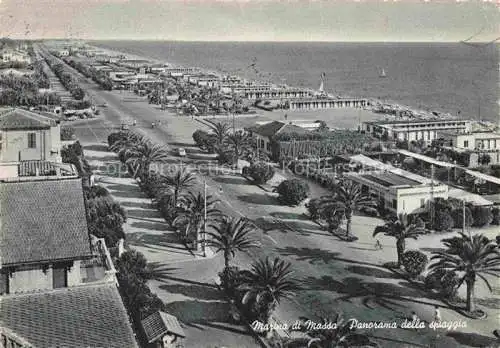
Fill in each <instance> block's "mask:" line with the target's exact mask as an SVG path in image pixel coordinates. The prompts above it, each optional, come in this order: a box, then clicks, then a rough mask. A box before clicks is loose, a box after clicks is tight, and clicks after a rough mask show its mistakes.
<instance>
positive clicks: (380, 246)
mask: <svg viewBox="0 0 500 348" xmlns="http://www.w3.org/2000/svg"><path fill="white" fill-rule="evenodd" d="M375 250H382V244H381V243H380V241H379V240H378V239H377V241H376V242H375Z"/></svg>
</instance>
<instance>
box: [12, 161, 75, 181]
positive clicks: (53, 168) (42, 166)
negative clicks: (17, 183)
mask: <svg viewBox="0 0 500 348" xmlns="http://www.w3.org/2000/svg"><path fill="white" fill-rule="evenodd" d="M57 169H60V170H61V175H76V174H77V173H76V171H75V169H74V168H73V167H72V165H70V164H69V163H55V162H49V161H21V162H19V167H18V175H19V176H22V177H24V176H35V175H36V174H37V171H38V175H56V172H57Z"/></svg>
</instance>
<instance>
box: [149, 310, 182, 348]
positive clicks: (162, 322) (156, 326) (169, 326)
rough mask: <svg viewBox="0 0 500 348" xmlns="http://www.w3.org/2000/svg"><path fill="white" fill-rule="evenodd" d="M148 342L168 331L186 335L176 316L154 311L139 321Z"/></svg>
mask: <svg viewBox="0 0 500 348" xmlns="http://www.w3.org/2000/svg"><path fill="white" fill-rule="evenodd" d="M141 324H142V328H143V329H144V333H145V334H146V338H147V340H148V343H152V342H154V341H156V340H157V339H159V338H160V337H162V336H163V335H165V334H167V333H169V334H174V335H177V336H180V337H186V334H185V333H184V330H183V329H182V327H181V325H180V324H179V321H178V320H177V318H176V317H175V316H173V315H171V314H168V313H165V312H161V311H160V312H155V313H153V314H151V315H150V316H148V317H147V318H146V319H143V320H142V321H141Z"/></svg>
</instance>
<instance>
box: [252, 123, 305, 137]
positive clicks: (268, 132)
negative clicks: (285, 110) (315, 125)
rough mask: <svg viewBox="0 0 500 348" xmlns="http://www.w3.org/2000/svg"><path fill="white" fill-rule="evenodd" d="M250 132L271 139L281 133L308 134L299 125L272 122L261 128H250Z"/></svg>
mask: <svg viewBox="0 0 500 348" xmlns="http://www.w3.org/2000/svg"><path fill="white" fill-rule="evenodd" d="M249 130H250V131H252V132H253V133H256V134H259V135H261V136H264V137H268V138H271V137H273V136H275V135H276V134H278V133H280V134H282V133H298V134H303V133H307V132H308V131H307V130H306V129H304V128H302V127H299V126H297V125H294V124H291V123H284V122H281V121H272V122H268V123H264V124H262V125H260V126H256V127H252V128H249Z"/></svg>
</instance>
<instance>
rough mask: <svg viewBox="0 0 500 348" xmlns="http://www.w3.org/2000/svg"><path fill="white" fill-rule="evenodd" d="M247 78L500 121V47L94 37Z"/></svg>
mask: <svg viewBox="0 0 500 348" xmlns="http://www.w3.org/2000/svg"><path fill="white" fill-rule="evenodd" d="M91 44H93V45H95V46H99V47H102V48H107V49H111V50H116V51H120V52H123V53H127V54H131V55H136V56H141V57H145V58H150V59H155V60H160V61H165V62H169V63H172V64H176V65H182V66H195V67H200V68H203V69H207V70H213V71H218V72H221V73H226V74H234V75H239V76H241V77H246V78H249V79H255V80H261V81H270V82H273V83H278V84H287V85H289V86H296V87H307V88H314V89H317V88H319V85H320V79H321V76H322V74H323V73H324V80H325V90H326V91H327V92H328V93H331V94H333V95H338V96H349V97H366V98H375V99H379V100H381V101H383V102H387V103H398V104H402V105H407V106H410V107H412V108H416V109H420V110H426V111H437V112H444V113H449V114H451V115H454V116H459V117H461V118H467V119H473V120H483V121H491V122H495V123H499V124H500V114H499V48H500V45H498V44H490V45H481V44H477V45H469V44H463V43H334V42H332V43H327V42H184V41H94V42H91Z"/></svg>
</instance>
